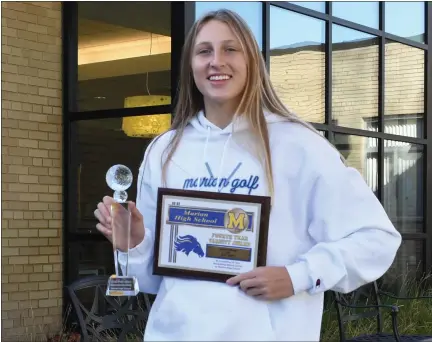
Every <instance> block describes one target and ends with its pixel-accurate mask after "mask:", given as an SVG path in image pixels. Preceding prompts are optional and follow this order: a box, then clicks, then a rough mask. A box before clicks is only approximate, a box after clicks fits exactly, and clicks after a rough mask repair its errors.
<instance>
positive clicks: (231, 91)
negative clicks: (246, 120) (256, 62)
mask: <svg viewBox="0 0 432 342" xmlns="http://www.w3.org/2000/svg"><path fill="white" fill-rule="evenodd" d="M192 49H193V50H192V73H193V77H194V80H195V84H196V86H197V88H198V90H199V91H200V92H201V94H202V95H203V96H204V103H210V102H213V103H218V104H228V103H230V104H232V105H233V106H237V105H238V103H239V102H240V99H241V96H242V93H243V90H244V88H245V85H246V79H247V61H246V58H245V54H244V52H243V49H242V47H241V43H240V41H239V40H238V39H237V37H236V36H235V34H234V33H233V31H232V30H231V29H230V27H229V26H228V25H227V24H225V23H223V22H220V21H218V20H210V21H209V22H207V23H206V24H204V25H203V27H202V28H201V30H200V31H199V33H198V35H197V37H196V39H195V45H194V46H193V47H192Z"/></svg>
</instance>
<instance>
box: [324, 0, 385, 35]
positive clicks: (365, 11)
mask: <svg viewBox="0 0 432 342" xmlns="http://www.w3.org/2000/svg"><path fill="white" fill-rule="evenodd" d="M332 11H333V15H334V16H335V17H339V18H342V19H345V20H349V21H352V22H354V23H357V24H361V25H365V26H368V27H372V28H375V29H378V28H379V2H378V1H368V2H366V1H365V2H360V1H333V2H332Z"/></svg>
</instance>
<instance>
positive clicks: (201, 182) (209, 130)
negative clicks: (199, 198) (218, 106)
mask: <svg viewBox="0 0 432 342" xmlns="http://www.w3.org/2000/svg"><path fill="white" fill-rule="evenodd" d="M210 135H211V128H210V126H207V137H206V142H205V145H204V151H203V159H202V160H203V162H204V165H206V166H207V147H208V142H209V139H210ZM203 177H204V176H202V177H200V179H199V188H198V190H199V191H201V186H202V184H203Z"/></svg>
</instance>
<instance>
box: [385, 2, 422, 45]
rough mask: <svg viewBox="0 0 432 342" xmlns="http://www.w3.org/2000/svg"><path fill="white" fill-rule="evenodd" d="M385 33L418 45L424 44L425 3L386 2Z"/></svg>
mask: <svg viewBox="0 0 432 342" xmlns="http://www.w3.org/2000/svg"><path fill="white" fill-rule="evenodd" d="M385 31H386V32H388V33H391V34H395V35H397V36H401V37H404V38H408V39H411V40H414V41H416V42H419V43H424V42H425V2H424V1H400V2H399V1H386V2H385Z"/></svg>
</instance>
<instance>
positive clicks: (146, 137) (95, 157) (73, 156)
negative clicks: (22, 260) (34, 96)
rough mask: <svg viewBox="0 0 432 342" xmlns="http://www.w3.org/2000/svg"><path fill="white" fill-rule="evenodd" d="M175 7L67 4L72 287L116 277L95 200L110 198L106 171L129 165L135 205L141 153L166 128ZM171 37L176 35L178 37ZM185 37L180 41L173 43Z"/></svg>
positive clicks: (130, 195) (68, 269)
mask: <svg viewBox="0 0 432 342" xmlns="http://www.w3.org/2000/svg"><path fill="white" fill-rule="evenodd" d="M172 6H173V5H172V3H171V2H107V3H99V2H73V3H70V4H65V8H66V10H67V11H69V12H70V13H71V16H72V17H69V18H68V21H69V22H70V27H69V30H70V32H69V35H68V36H71V37H75V38H72V39H70V41H71V42H74V41H75V42H76V43H75V46H74V45H73V43H71V44H66V54H67V55H68V56H69V60H70V61H74V63H73V64H72V65H70V66H69V67H68V70H70V72H69V74H68V75H67V80H68V81H67V82H68V84H67V87H65V88H66V89H67V90H66V93H67V97H68V102H69V108H67V110H68V111H67V113H66V115H65V117H66V122H65V125H66V126H67V129H66V131H67V132H68V134H67V136H65V141H66V145H67V151H66V153H67V154H66V158H67V160H68V161H69V165H68V167H67V185H66V189H67V190H66V191H65V192H66V193H67V194H68V199H67V208H68V210H67V218H68V219H67V226H66V232H65V233H66V234H67V236H68V238H67V239H66V240H67V245H66V246H65V261H66V262H67V266H66V268H65V272H66V275H67V279H68V280H67V281H68V282H69V283H70V282H72V281H74V280H76V279H78V278H79V277H82V276H85V275H90V274H107V275H110V274H112V273H113V260H112V257H113V253H112V246H111V245H110V243H109V242H107V241H106V238H105V237H104V236H102V234H100V233H99V231H97V229H96V224H97V220H96V218H95V217H94V210H95V209H96V206H97V204H98V202H100V201H101V200H102V198H103V197H104V196H106V195H108V196H112V195H113V191H112V190H111V189H110V188H109V187H108V185H107V184H106V180H105V175H106V172H107V171H108V169H109V168H110V167H111V166H113V165H116V164H124V165H126V166H127V167H129V168H130V169H131V171H132V173H133V176H134V181H133V184H132V185H131V187H130V188H129V189H127V193H128V199H131V200H133V201H135V200H136V193H137V183H136V180H137V177H138V168H139V165H140V163H141V161H142V159H143V157H144V153H145V150H146V148H147V146H148V144H149V143H150V141H151V139H152V138H153V137H155V136H156V135H158V134H160V133H162V132H164V131H166V130H167V129H168V128H169V127H170V125H171V104H172V100H171V97H172V96H171V95H172V87H171V79H172V77H173V73H172V67H171V66H172V58H171V47H172V45H173V40H174V38H173V37H172V34H171V32H172V31H173V30H172V28H171V23H172V22H176V21H173V20H172V16H171V13H172V11H171V7H172ZM177 21H178V20H177ZM174 31H175V34H177V36H178V35H179V33H178V32H181V30H174ZM183 38H184V37H183V35H181V36H179V39H177V41H176V44H177V43H179V42H181V40H182V39H183ZM174 45H175V44H174ZM74 55H75V56H76V59H74V58H73V57H72V56H74ZM110 246H111V247H110ZM92 250H93V252H91V251H92ZM96 250H99V251H100V253H99V252H98V253H96V254H95V253H94V251H96Z"/></svg>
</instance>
